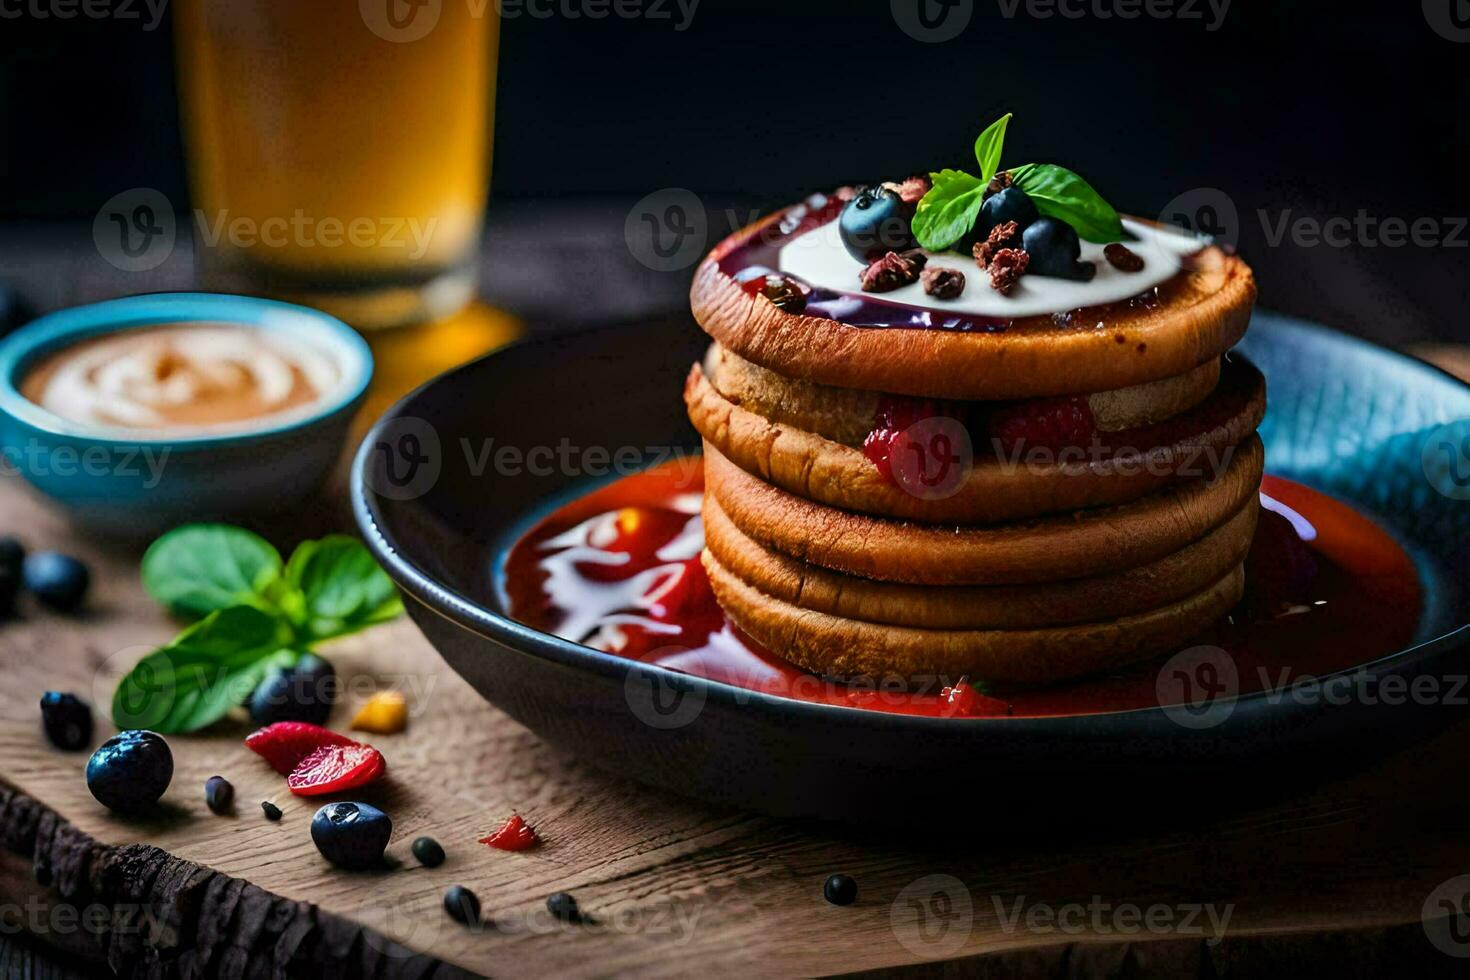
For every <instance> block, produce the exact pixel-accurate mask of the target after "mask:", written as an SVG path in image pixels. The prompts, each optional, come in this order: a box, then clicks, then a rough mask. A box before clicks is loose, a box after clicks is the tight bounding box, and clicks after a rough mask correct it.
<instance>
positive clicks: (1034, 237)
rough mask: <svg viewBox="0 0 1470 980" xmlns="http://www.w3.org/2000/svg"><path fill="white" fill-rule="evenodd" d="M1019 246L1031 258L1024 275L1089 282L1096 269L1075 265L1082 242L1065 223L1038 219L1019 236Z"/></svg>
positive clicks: (1089, 264) (1086, 265) (1049, 219)
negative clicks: (1087, 280)
mask: <svg viewBox="0 0 1470 980" xmlns="http://www.w3.org/2000/svg"><path fill="white" fill-rule="evenodd" d="M1021 247H1022V248H1024V249H1025V250H1026V252H1027V254H1029V255H1030V256H1031V263H1030V265H1028V266H1027V267H1026V271H1027V272H1028V273H1034V274H1035V275H1038V276H1055V277H1057V278H1059V279H1091V278H1092V275H1091V273H1096V271H1097V267H1096V266H1094V265H1092V264H1091V263H1087V264H1084V263H1081V262H1078V261H1077V259H1078V257H1079V256H1080V255H1081V254H1082V243H1081V242H1079V241H1078V240H1077V232H1076V231H1075V230H1074V229H1073V228H1072V226H1071V225H1069V224H1067V223H1066V222H1065V221H1060V220H1058V219H1056V218H1039V219H1037V221H1036V222H1035V223H1033V224H1032V225H1031V227H1029V228H1027V229H1026V230H1025V231H1024V232H1022V234H1021Z"/></svg>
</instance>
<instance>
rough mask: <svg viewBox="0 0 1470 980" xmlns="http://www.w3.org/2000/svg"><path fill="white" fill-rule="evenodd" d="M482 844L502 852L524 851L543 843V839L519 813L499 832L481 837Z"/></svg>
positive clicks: (512, 816) (513, 815)
mask: <svg viewBox="0 0 1470 980" xmlns="http://www.w3.org/2000/svg"><path fill="white" fill-rule="evenodd" d="M480 843H481V844H488V845H490V846H491V847H493V848H496V849H497V850H501V851H524V850H526V849H528V848H532V847H535V846H536V845H537V844H539V843H541V838H540V837H537V836H536V831H535V829H534V828H533V827H532V826H531V825H530V824H528V823H526V821H525V820H524V819H522V817H521V815H520V814H519V813H514V814H511V817H510V819H509V820H507V821H506V822H505V825H504V826H503V827H501V828H500V829H499V830H497V831H495V832H494V833H491V834H488V835H486V836H484V837H481V838H480Z"/></svg>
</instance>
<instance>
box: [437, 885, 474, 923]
mask: <svg viewBox="0 0 1470 980" xmlns="http://www.w3.org/2000/svg"><path fill="white" fill-rule="evenodd" d="M444 911H445V912H448V913H449V917H450V918H451V919H453V920H454V921H455V922H462V923H464V924H465V925H467V926H472V925H475V924H477V923H478V922H479V921H480V900H479V899H478V898H476V897H475V893H474V892H472V891H470V890H469V889H468V888H466V887H464V886H463V885H454V886H451V887H450V888H449V890H448V891H446V892H445V893H444Z"/></svg>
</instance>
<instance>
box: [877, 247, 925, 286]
mask: <svg viewBox="0 0 1470 980" xmlns="http://www.w3.org/2000/svg"><path fill="white" fill-rule="evenodd" d="M925 261H926V259H925V256H924V255H923V253H920V252H914V251H910V252H905V253H904V254H903V255H899V254H898V253H897V252H889V253H887V254H886V255H884V256H883V257H882V258H881V259H876V260H874V261H873V263H872V264H871V265H869V266H868V267H867V268H866V269H864V270H863V292H865V293H887V292H892V291H893V290H895V289H898V288H900V287H902V286H907V285H908V284H909V283H911V282H914V281H916V280H917V279H918V278H919V273H920V272H921V271H922V270H923V268H924V263H925Z"/></svg>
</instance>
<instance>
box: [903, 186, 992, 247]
mask: <svg viewBox="0 0 1470 980" xmlns="http://www.w3.org/2000/svg"><path fill="white" fill-rule="evenodd" d="M929 179H930V180H932V181H933V182H934V186H933V187H931V188H929V192H928V193H927V194H925V195H924V197H923V199H922V200H920V201H919V207H918V209H917V210H916V211H915V212H914V220H913V223H912V226H913V229H914V237H915V238H917V239H918V240H919V244H920V245H922V246H924V247H925V248H927V249H928V250H929V251H931V252H941V251H943V250H944V249H946V248H949V247H950V246H951V245H953V244H954V243H955V242H957V241H959V240H960V239H961V238H964V237H965V236H966V235H967V234H969V233H970V229H971V228H973V227H975V219H976V217H978V216H979V214H980V205H981V204H983V203H984V202H985V184H986V183H987V182H986V181H983V180H980V179H979V178H978V177H973V176H971V175H970V174H967V173H965V172H964V171H963V170H941V171H939V172H938V173H936V174H930V175H929Z"/></svg>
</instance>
